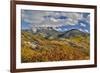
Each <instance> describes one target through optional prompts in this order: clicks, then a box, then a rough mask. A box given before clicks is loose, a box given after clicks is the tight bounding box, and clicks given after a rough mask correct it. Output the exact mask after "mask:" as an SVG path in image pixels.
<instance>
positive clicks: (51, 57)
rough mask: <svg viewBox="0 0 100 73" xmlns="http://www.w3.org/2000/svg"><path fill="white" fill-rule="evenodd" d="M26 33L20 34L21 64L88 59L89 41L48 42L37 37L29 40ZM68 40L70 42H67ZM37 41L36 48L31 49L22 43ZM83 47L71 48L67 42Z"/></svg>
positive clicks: (75, 39) (79, 39) (74, 39)
mask: <svg viewBox="0 0 100 73" xmlns="http://www.w3.org/2000/svg"><path fill="white" fill-rule="evenodd" d="M28 35H29V34H28V33H22V46H21V47H22V49H21V61H22V62H47V61H67V60H86V59H89V41H87V40H86V41H82V40H84V38H79V37H78V38H72V39H65V40H57V39H53V40H49V39H45V38H43V37H41V36H38V35H32V38H31V39H30V38H29V37H28ZM69 40H70V41H69ZM25 41H26V42H28V41H33V42H34V41H37V42H38V46H37V47H36V48H32V47H31V46H30V45H29V44H25V43H24V42H25ZM71 41H72V42H74V43H76V44H79V45H82V46H85V47H81V46H78V45H76V46H72V44H70V43H69V42H71Z"/></svg>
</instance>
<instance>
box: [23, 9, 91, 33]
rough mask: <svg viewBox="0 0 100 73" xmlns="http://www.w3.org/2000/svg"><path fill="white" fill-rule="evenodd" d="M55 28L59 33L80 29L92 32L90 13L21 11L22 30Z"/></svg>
mask: <svg viewBox="0 0 100 73" xmlns="http://www.w3.org/2000/svg"><path fill="white" fill-rule="evenodd" d="M35 26H36V27H43V26H44V27H48V26H50V27H53V28H54V29H55V30H57V31H61V32H64V31H67V30H71V29H78V30H80V31H83V32H88V33H89V32H90V13H84V12H61V11H36V10H21V28H22V29H32V28H34V27H35Z"/></svg>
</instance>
